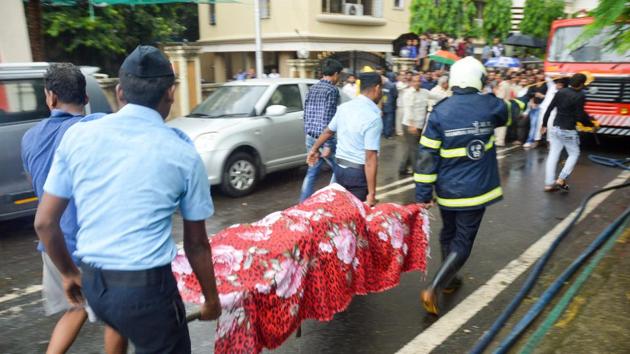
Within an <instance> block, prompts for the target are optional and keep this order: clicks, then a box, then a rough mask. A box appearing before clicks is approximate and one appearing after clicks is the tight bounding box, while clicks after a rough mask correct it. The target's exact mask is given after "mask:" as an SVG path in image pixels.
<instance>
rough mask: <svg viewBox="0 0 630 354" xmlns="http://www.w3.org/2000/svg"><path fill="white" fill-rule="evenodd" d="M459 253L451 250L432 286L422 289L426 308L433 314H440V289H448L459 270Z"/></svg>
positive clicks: (423, 303)
mask: <svg viewBox="0 0 630 354" xmlns="http://www.w3.org/2000/svg"><path fill="white" fill-rule="evenodd" d="M458 263H459V262H458V259H457V253H456V252H451V253H449V254H448V256H447V257H446V259H445V260H444V261H443V262H442V265H441V266H440V269H438V271H437V273H436V274H435V277H434V278H433V282H432V283H431V286H430V287H429V288H427V289H425V290H423V291H422V293H421V294H420V299H421V301H422V305H423V306H424V309H425V310H426V311H427V312H428V313H431V314H434V315H436V316H437V315H439V314H440V307H439V296H438V293H439V292H440V290H443V289H446V288H447V284H450V283H451V280H452V279H453V278H454V277H455V274H457V272H458V271H459V268H460V266H459V265H458Z"/></svg>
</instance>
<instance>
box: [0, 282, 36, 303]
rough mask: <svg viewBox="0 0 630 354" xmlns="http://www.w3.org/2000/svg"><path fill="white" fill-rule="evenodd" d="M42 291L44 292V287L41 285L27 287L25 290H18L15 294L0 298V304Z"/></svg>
mask: <svg viewBox="0 0 630 354" xmlns="http://www.w3.org/2000/svg"><path fill="white" fill-rule="evenodd" d="M41 290H42V285H41V284H38V285H31V286H29V287H27V288H25V289H21V290H18V291H16V292H14V293H11V294H6V295H4V296H2V297H0V304H1V303H3V302H7V301H11V300H13V299H17V298H19V297H22V296H25V295H29V294H32V293H36V292H38V291H41Z"/></svg>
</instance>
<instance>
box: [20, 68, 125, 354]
mask: <svg viewBox="0 0 630 354" xmlns="http://www.w3.org/2000/svg"><path fill="white" fill-rule="evenodd" d="M44 85H45V89H44V94H45V95H46V104H47V105H48V108H50V111H51V112H50V118H47V119H44V120H42V121H41V122H39V123H37V125H35V126H34V127H32V128H31V129H29V130H28V131H27V132H26V134H24V137H23V138H22V162H23V163H24V170H25V171H26V173H27V174H28V175H29V176H30V178H31V183H32V184H33V190H34V191H35V195H36V196H37V197H38V198H40V199H41V198H42V195H43V194H44V191H43V188H44V182H45V181H46V177H47V176H48V172H49V170H50V165H51V164H52V161H53V156H54V153H55V150H56V149H57V146H58V145H59V143H60V142H61V138H62V137H63V135H64V134H65V132H66V130H67V129H68V128H70V127H71V126H72V125H73V124H75V123H76V122H78V121H79V120H81V119H82V118H83V113H84V109H85V104H87V101H88V97H87V94H86V92H85V77H84V76H83V74H82V73H81V70H79V68H77V67H76V66H74V65H72V64H70V63H61V64H51V65H50V67H49V68H48V69H47V70H46V74H45V75H44ZM60 225H61V231H62V233H63V237H64V240H65V244H66V248H67V250H68V253H70V255H72V254H73V253H74V251H75V249H76V242H77V240H76V236H77V231H78V228H79V227H78V225H77V214H76V208H75V205H74V202H72V201H70V203H69V204H68V207H67V208H66V210H65V211H64V212H63V215H62V217H61V220H60ZM37 249H38V250H39V251H40V252H42V261H43V264H44V268H43V272H42V275H43V277H42V278H43V279H42V285H43V290H42V293H43V295H44V308H45V312H46V315H52V314H55V313H58V312H61V311H65V312H64V314H63V315H62V316H61V318H60V319H59V321H58V322H57V325H56V326H55V329H54V330H53V333H52V335H51V338H50V342H49V343H48V349H47V352H48V353H65V352H66V351H67V350H68V349H69V348H70V346H71V345H72V343H73V342H74V340H75V339H76V337H77V336H78V335H79V331H80V330H81V327H82V326H83V323H85V320H86V319H87V318H88V311H89V317H90V321H95V320H96V318H95V316H94V314H93V313H92V312H91V310H89V309H88V310H86V309H84V308H83V307H75V306H72V305H71V304H70V303H69V302H68V300H67V299H66V296H65V293H64V289H63V282H62V277H61V274H60V273H59V271H58V270H57V268H56V267H55V265H54V264H53V263H52V261H51V260H50V257H49V256H48V255H47V254H46V251H45V249H44V246H43V244H42V243H41V242H39V244H38V246H37ZM72 261H73V262H74V263H75V264H79V261H78V259H77V258H76V257H72ZM126 347H127V346H126V340H125V339H124V338H122V337H121V336H120V335H118V334H117V333H116V331H114V330H112V328H111V327H109V326H106V327H105V350H106V352H107V353H124V352H126Z"/></svg>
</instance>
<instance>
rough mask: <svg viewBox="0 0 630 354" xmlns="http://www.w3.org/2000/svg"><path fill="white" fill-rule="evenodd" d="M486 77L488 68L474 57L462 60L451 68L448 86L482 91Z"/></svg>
mask: <svg viewBox="0 0 630 354" xmlns="http://www.w3.org/2000/svg"><path fill="white" fill-rule="evenodd" d="M485 76H486V68H485V67H484V66H483V64H481V62H480V61H479V60H477V59H475V58H473V57H470V56H469V57H465V58H463V59H460V60H458V61H456V62H455V64H453V66H451V72H450V73H449V80H448V85H449V86H450V87H455V86H457V87H460V88H466V87H473V88H476V89H477V90H479V91H481V88H482V86H483V79H484V77H485Z"/></svg>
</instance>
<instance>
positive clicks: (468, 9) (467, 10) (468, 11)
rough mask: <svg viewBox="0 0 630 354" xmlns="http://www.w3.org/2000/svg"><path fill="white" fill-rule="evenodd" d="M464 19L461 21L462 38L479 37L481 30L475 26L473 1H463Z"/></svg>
mask: <svg viewBox="0 0 630 354" xmlns="http://www.w3.org/2000/svg"><path fill="white" fill-rule="evenodd" d="M463 6H464V18H463V19H462V22H461V24H462V26H461V34H462V35H463V36H464V37H479V36H481V32H482V31H481V28H479V26H478V25H477V23H476V21H475V19H476V18H477V7H476V6H475V3H474V2H473V0H464V3H463Z"/></svg>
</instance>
